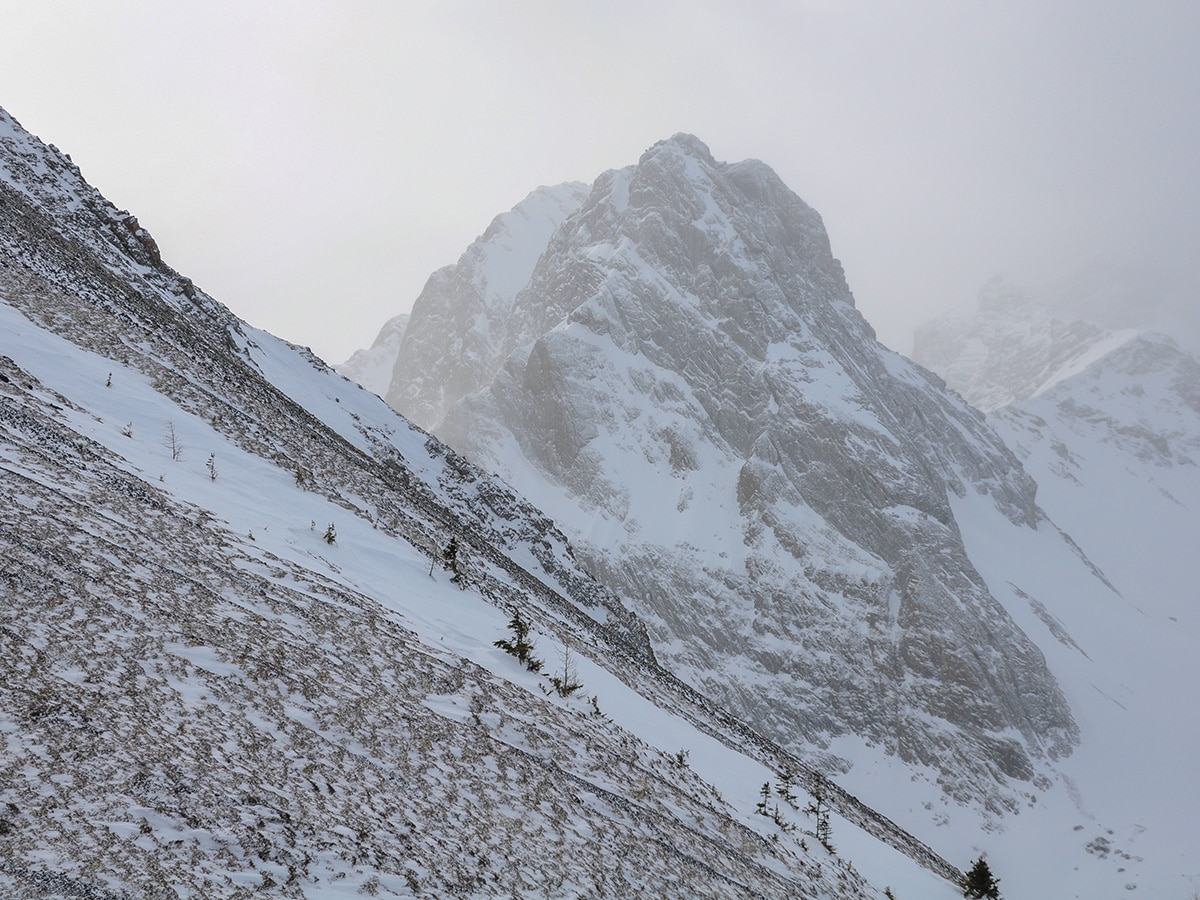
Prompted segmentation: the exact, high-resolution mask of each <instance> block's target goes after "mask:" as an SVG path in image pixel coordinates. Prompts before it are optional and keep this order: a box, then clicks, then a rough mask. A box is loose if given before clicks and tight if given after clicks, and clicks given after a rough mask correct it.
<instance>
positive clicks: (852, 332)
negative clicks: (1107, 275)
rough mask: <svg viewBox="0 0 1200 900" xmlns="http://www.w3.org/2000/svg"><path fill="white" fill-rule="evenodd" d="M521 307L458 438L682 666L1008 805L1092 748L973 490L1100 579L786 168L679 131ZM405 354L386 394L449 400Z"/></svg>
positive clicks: (845, 759) (738, 702) (805, 740)
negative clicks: (738, 159)
mask: <svg viewBox="0 0 1200 900" xmlns="http://www.w3.org/2000/svg"><path fill="white" fill-rule="evenodd" d="M450 303H467V304H470V298H465V297H458V298H453V299H451V298H448V297H445V296H440V295H430V294H428V293H426V294H425V295H423V296H422V298H421V300H420V301H419V302H418V303H417V304H416V305H415V306H414V309H413V319H412V322H413V324H412V326H411V328H410V335H411V334H412V329H413V328H416V324H417V322H419V321H420V320H421V319H422V318H424V317H425V316H430V317H432V318H434V319H443V318H445V317H446V316H447V315H449V314H450V313H449V312H448V311H447V309H445V308H444V306H445V305H446V304H450ZM509 305H510V306H511V314H510V318H509V323H510V331H509V332H508V333H506V334H504V335H502V336H500V337H499V338H498V346H501V347H506V348H513V349H512V351H511V352H510V353H509V354H508V355H507V358H506V359H505V360H504V364H503V366H502V367H501V368H499V370H498V371H497V372H495V374H494V375H489V374H488V373H487V372H485V371H480V372H479V373H478V378H477V381H476V383H475V385H474V390H475V393H473V394H469V395H467V396H466V397H464V398H463V400H461V401H460V402H459V403H458V404H457V405H455V406H454V407H453V408H452V409H451V410H450V411H449V412H448V413H447V415H446V418H445V421H444V423H443V424H442V425H441V426H439V427H438V433H439V435H441V436H443V437H445V438H446V439H447V440H448V441H449V442H450V443H451V444H453V445H454V446H456V447H458V448H459V449H461V450H462V451H464V452H465V453H466V454H467V455H468V456H471V457H472V458H474V459H477V460H478V461H479V462H480V463H481V464H482V465H483V466H484V467H486V468H493V469H495V470H497V471H499V472H501V473H502V474H503V475H504V476H505V477H506V478H507V479H508V480H510V481H511V483H513V484H515V485H517V486H518V487H519V488H520V489H521V490H522V491H523V492H525V493H526V494H527V495H528V496H530V497H532V498H534V499H535V502H537V503H538V504H539V505H540V506H542V508H544V509H547V510H548V511H549V512H550V513H551V515H552V516H553V517H554V518H555V519H556V521H558V522H559V523H560V525H562V526H563V527H564V528H565V529H566V530H567V531H568V533H569V534H570V535H571V537H572V540H573V542H574V543H575V545H576V553H577V555H579V556H580V558H581V559H583V560H584V562H585V563H586V565H587V566H588V567H589V569H590V570H591V571H592V572H594V573H595V574H596V575H597V576H598V577H600V579H601V580H602V581H605V582H606V583H608V584H611V585H613V586H615V587H616V588H617V590H618V592H619V593H621V594H622V595H623V596H625V597H627V598H628V601H629V602H630V603H631V604H632V605H633V606H634V607H635V609H636V610H637V612H638V614H639V615H640V616H641V617H642V618H643V619H644V620H645V621H646V623H647V625H648V627H649V628H650V631H651V637H652V639H653V644H654V647H655V652H656V654H658V656H659V658H660V659H662V660H665V661H666V662H667V664H668V667H670V668H673V669H675V670H676V671H678V672H679V673H680V674H681V675H683V676H684V677H685V678H686V679H687V680H688V681H690V682H691V683H693V684H695V685H696V686H697V687H699V688H700V689H701V690H702V691H703V692H704V693H706V694H708V695H710V696H712V697H714V698H716V699H718V700H719V701H720V702H722V703H723V704H724V705H726V706H728V707H729V708H731V709H735V710H737V711H739V713H740V714H742V715H744V716H745V717H746V718H747V719H748V720H749V721H750V722H751V723H752V724H754V725H755V727H757V728H759V729H761V730H762V731H764V732H765V733H766V734H768V735H769V736H770V737H772V738H774V739H775V740H778V741H780V742H782V743H784V744H785V745H786V746H788V747H789V748H790V749H792V750H794V751H795V752H797V753H801V754H803V755H804V756H805V757H806V758H808V759H812V760H814V761H817V762H818V763H819V764H821V765H823V766H827V767H831V768H835V769H842V770H844V769H845V768H847V767H848V766H849V765H850V764H851V763H852V762H853V761H854V760H855V759H859V758H872V759H874V758H875V757H876V750H875V749H873V748H882V749H883V750H884V751H886V753H887V754H889V755H892V756H894V757H897V758H899V759H900V760H902V761H904V762H905V763H906V764H908V765H910V766H911V767H912V771H913V772H914V773H915V777H917V778H918V779H922V780H923V779H928V780H929V781H931V782H936V783H937V784H938V785H939V791H940V792H944V794H945V795H946V796H948V797H952V798H955V799H956V800H958V801H961V802H968V803H975V804H978V805H980V806H982V807H984V808H986V809H989V810H991V811H992V812H994V813H999V812H1001V811H1002V810H1005V809H1013V808H1016V807H1017V806H1018V805H1019V804H1020V803H1021V802H1022V801H1021V799H1020V798H1021V797H1022V796H1023V795H1024V794H1025V793H1026V792H1027V791H1028V790H1029V785H1030V784H1040V783H1042V782H1043V781H1044V780H1045V779H1046V778H1047V772H1048V771H1049V761H1050V760H1052V759H1054V758H1055V757H1057V756H1060V755H1061V754H1064V753H1068V752H1070V748H1071V746H1072V744H1073V742H1074V739H1075V734H1076V725H1075V722H1074V721H1073V718H1072V715H1071V712H1070V710H1069V708H1068V706H1067V704H1066V702H1065V700H1064V699H1063V696H1062V694H1061V692H1060V690H1059V688H1058V686H1057V684H1056V683H1055V680H1054V678H1053V676H1052V675H1051V674H1050V672H1049V671H1048V670H1047V668H1046V666H1045V662H1044V660H1043V658H1042V655H1041V653H1039V652H1038V650H1037V649H1036V647H1035V646H1034V644H1033V643H1031V641H1030V640H1029V638H1028V637H1027V636H1026V635H1025V634H1024V633H1023V632H1022V630H1021V629H1020V628H1019V627H1018V626H1017V624H1016V623H1015V622H1014V621H1013V619H1012V618H1011V617H1010V616H1009V615H1008V613H1007V612H1006V611H1005V609H1004V608H1003V607H1002V606H1001V605H999V604H998V603H997V602H996V601H995V600H994V599H993V597H992V596H991V595H990V594H989V592H988V589H987V587H986V585H985V584H984V583H983V581H982V579H981V577H980V576H979V574H978V573H977V572H976V571H975V569H974V567H973V566H972V565H971V563H970V561H969V559H968V558H967V556H966V554H965V552H964V549H963V546H962V543H961V540H960V537H959V533H958V525H957V523H956V521H955V518H954V514H953V511H952V504H951V502H950V498H951V497H953V496H968V495H970V496H973V495H975V494H976V493H982V494H984V495H985V496H986V497H987V498H988V502H989V503H991V504H992V506H993V507H994V508H995V509H997V510H999V511H1000V513H1001V515H1002V516H1003V517H1005V519H1006V520H1007V521H1011V522H1012V523H1014V525H1015V526H1016V527H1019V528H1023V529H1026V530H1029V531H1031V532H1033V531H1035V530H1036V532H1037V533H1038V534H1040V535H1043V536H1044V540H1046V541H1047V542H1049V543H1053V544H1054V545H1055V546H1056V548H1057V550H1056V551H1055V552H1057V553H1058V555H1059V558H1060V559H1061V560H1062V561H1063V565H1068V566H1075V567H1078V568H1079V569H1080V570H1081V571H1083V572H1084V573H1085V576H1086V577H1088V578H1094V576H1092V574H1091V571H1090V570H1089V569H1088V568H1087V566H1086V565H1085V563H1084V562H1083V561H1081V560H1080V559H1079V558H1078V557H1077V556H1076V555H1075V554H1074V553H1072V552H1071V550H1070V548H1069V547H1068V545H1067V544H1066V543H1065V542H1063V541H1062V540H1061V539H1060V538H1059V536H1058V534H1057V532H1056V531H1055V529H1054V528H1053V527H1052V526H1048V525H1047V524H1046V523H1044V522H1043V520H1042V515H1041V513H1040V511H1039V510H1038V508H1037V506H1036V504H1035V502H1034V486H1033V483H1032V481H1031V480H1030V479H1029V478H1028V477H1027V476H1026V475H1025V473H1024V472H1023V471H1022V469H1021V467H1020V465H1019V464H1018V463H1017V461H1016V460H1015V459H1014V458H1013V457H1012V455H1011V454H1010V453H1009V451H1008V450H1007V449H1006V448H1005V447H1004V446H1003V444H1002V442H1001V441H1000V440H999V439H998V438H997V437H996V436H995V435H994V434H993V433H992V432H991V430H990V429H989V428H988V427H987V425H986V424H985V422H984V421H983V418H982V417H981V416H980V415H979V414H978V413H976V412H975V411H973V410H972V409H970V408H969V407H968V406H967V405H966V404H964V403H962V402H961V401H960V400H958V399H956V398H954V397H952V396H950V395H948V394H946V393H945V392H944V391H943V390H942V388H941V385H940V383H939V382H937V381H936V380H935V379H932V378H931V377H930V376H929V375H928V374H927V373H925V372H924V371H923V370H921V369H919V368H918V367H915V366H913V365H911V364H910V363H908V362H907V361H905V360H903V359H902V358H900V357H899V356H897V355H895V354H893V353H891V352H889V351H887V350H886V349H885V348H883V347H882V346H880V345H879V344H877V343H876V342H875V341H874V336H873V333H872V332H871V330H870V328H869V326H867V324H866V323H865V322H864V321H863V319H862V318H861V316H860V315H859V314H858V312H857V311H856V310H855V308H854V305H853V298H852V296H851V294H850V292H849V290H848V288H847V286H846V283H845V280H844V277H843V274H842V270H841V267H840V265H839V264H838V263H837V261H836V260H835V259H834V258H833V257H832V255H831V252H830V248H829V242H828V239H827V237H826V235H825V231H824V228H823V226H822V224H821V220H820V217H819V216H818V215H817V214H816V213H815V212H814V211H813V210H812V209H810V208H809V207H808V206H806V205H805V204H804V203H803V202H802V201H801V200H800V199H799V198H797V197H796V196H795V195H794V194H792V193H791V191H789V190H788V189H787V188H786V187H785V186H784V185H783V184H782V183H781V182H780V181H779V179H778V177H777V176H776V175H775V174H774V173H773V172H772V171H771V170H770V169H769V168H768V167H766V166H765V165H763V164H762V163H758V162H755V161H749V162H744V163H739V164H736V165H730V164H722V163H717V162H715V161H714V160H713V159H712V157H711V156H710V155H709V153H708V150H707V148H705V147H704V145H703V144H702V143H701V142H700V141H698V140H697V139H695V138H694V137H691V136H687V135H678V136H676V137H675V138H672V139H671V140H669V141H665V142H662V143H660V144H657V145H655V146H654V147H653V148H651V149H650V150H649V151H647V153H646V154H645V155H644V156H643V157H642V159H641V160H640V161H639V163H638V165H636V166H633V167H629V168H627V169H622V170H618V171H611V172H608V173H605V174H604V175H602V176H601V177H600V178H599V179H598V180H597V182H596V184H595V185H594V186H593V188H592V190H591V193H590V194H589V196H588V198H587V200H586V201H585V202H584V203H583V204H582V206H581V207H580V209H579V210H578V211H577V212H576V213H574V214H573V215H571V216H570V217H569V218H567V219H566V220H565V221H564V222H563V224H562V225H561V226H560V227H559V228H558V230H557V231H556V232H555V233H554V235H553V236H552V237H551V238H550V241H549V243H548V245H547V246H546V248H545V250H544V252H543V253H542V254H541V258H540V260H539V261H538V263H537V265H536V267H534V269H533V270H532V273H531V275H530V277H529V281H528V284H527V285H526V286H524V287H523V288H522V289H521V290H520V291H519V292H518V293H517V294H516V295H515V297H513V298H512V299H511V301H510V303H509ZM455 314H456V315H458V316H462V317H466V318H468V319H469V318H470V317H471V316H472V315H474V314H475V312H474V311H473V309H472V307H471V306H470V305H468V306H467V307H466V308H464V309H457V310H456V312H455ZM406 346H407V345H406ZM427 352H438V351H427ZM403 356H404V352H403V351H402V359H401V362H400V364H398V366H397V374H398V378H397V381H396V382H394V383H393V385H392V390H391V392H390V393H389V395H388V396H389V398H390V399H391V400H392V401H393V402H396V401H397V400H398V399H402V398H406V397H407V398H408V399H409V401H410V402H412V403H413V404H414V405H413V407H411V409H412V410H415V409H418V408H423V407H424V406H429V405H431V404H434V403H437V402H440V399H441V398H440V397H438V396H437V395H436V394H434V393H433V392H431V391H429V390H428V388H426V387H424V386H422V385H421V384H408V385H407V386H406V385H405V384H402V383H400V382H401V377H400V376H401V375H402V365H403ZM400 408H401V409H402V410H404V411H410V407H407V406H405V405H404V403H403V402H401V404H400ZM948 495H949V496H948ZM1096 584H1097V586H1098V587H1099V589H1101V590H1108V588H1106V587H1105V586H1104V585H1103V583H1102V582H1100V581H1098V580H1097V581H1096ZM943 799H944V798H943Z"/></svg>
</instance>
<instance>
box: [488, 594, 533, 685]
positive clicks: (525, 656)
mask: <svg viewBox="0 0 1200 900" xmlns="http://www.w3.org/2000/svg"><path fill="white" fill-rule="evenodd" d="M508 630H509V631H511V632H512V633H513V637H512V640H511V641H510V640H499V641H495V642H494V645H495V646H497V647H499V648H500V649H501V650H503V651H504V652H505V653H509V654H511V655H513V656H515V657H516V658H517V659H519V660H520V661H521V662H523V663H525V668H527V669H528V670H529V671H530V672H540V671H541V668H542V661H541V660H540V659H536V658H535V657H534V655H533V642H532V641H531V640H529V623H528V622H526V621H525V620H524V619H522V618H521V611H520V610H519V609H518V610H516V611H515V612H514V613H513V617H512V618H511V619H510V620H509V622H508Z"/></svg>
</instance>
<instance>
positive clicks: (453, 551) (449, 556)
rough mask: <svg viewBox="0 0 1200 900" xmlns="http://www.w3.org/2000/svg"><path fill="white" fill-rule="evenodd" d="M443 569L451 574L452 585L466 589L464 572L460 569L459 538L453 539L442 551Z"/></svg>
mask: <svg viewBox="0 0 1200 900" xmlns="http://www.w3.org/2000/svg"><path fill="white" fill-rule="evenodd" d="M442 568H443V569H445V570H446V571H447V572H450V573H451V575H450V583H451V584H457V585H458V586H459V587H465V582H464V581H463V573H462V570H461V569H459V567H458V538H456V537H451V538H450V543H448V544H447V545H446V546H445V548H444V549H443V550H442Z"/></svg>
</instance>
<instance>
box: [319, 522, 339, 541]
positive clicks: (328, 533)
mask: <svg viewBox="0 0 1200 900" xmlns="http://www.w3.org/2000/svg"><path fill="white" fill-rule="evenodd" d="M321 540H323V541H324V542H325V543H327V544H336V543H337V529H336V528H334V527H333V523H332V522H330V523H329V525H328V526H327V527H326V528H325V533H324V534H323V535H321Z"/></svg>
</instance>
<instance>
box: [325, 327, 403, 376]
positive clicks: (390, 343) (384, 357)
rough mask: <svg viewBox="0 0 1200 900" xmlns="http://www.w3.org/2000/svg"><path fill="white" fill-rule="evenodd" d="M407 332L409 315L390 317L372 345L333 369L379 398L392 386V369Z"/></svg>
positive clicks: (356, 352)
mask: <svg viewBox="0 0 1200 900" xmlns="http://www.w3.org/2000/svg"><path fill="white" fill-rule="evenodd" d="M407 328H408V313H401V314H400V315H398V316H392V318H390V319H388V320H387V321H386V322H384V323H383V327H382V328H381V329H379V334H378V336H376V338H375V343H373V344H372V345H371V346H370V347H369V348H368V349H366V350H355V351H354V353H353V354H351V356H350V358H349V359H348V360H346V361H345V362H344V363H342V364H341V365H340V366H334V368H335V369H337V371H338V372H340V373H341V374H343V375H345V376H346V377H347V378H349V379H350V380H351V381H357V382H358V383H359V384H361V385H362V386H363V387H365V388H366V389H367V390H368V391H370V392H371V393H373V394H378V395H379V396H380V397H382V396H383V395H384V394H386V393H387V391H388V387H389V386H390V385H391V383H392V369H394V368H395V366H396V357H397V356H399V355H400V344H401V342H402V341H403V340H404V332H405V330H406V329H407Z"/></svg>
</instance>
